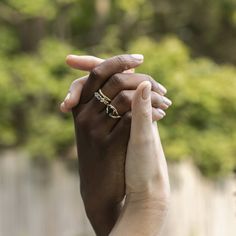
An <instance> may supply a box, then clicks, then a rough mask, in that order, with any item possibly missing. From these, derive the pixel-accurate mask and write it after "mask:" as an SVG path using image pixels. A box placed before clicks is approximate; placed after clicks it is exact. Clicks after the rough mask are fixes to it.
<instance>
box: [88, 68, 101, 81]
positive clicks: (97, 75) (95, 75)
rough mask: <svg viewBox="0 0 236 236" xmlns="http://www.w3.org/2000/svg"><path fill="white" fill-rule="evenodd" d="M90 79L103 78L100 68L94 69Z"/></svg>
mask: <svg viewBox="0 0 236 236" xmlns="http://www.w3.org/2000/svg"><path fill="white" fill-rule="evenodd" d="M90 77H91V78H93V79H100V78H101V77H102V71H101V69H100V67H99V66H97V67H95V68H93V69H92V71H91V72H90Z"/></svg>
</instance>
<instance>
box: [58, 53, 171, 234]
mask: <svg viewBox="0 0 236 236" xmlns="http://www.w3.org/2000/svg"><path fill="white" fill-rule="evenodd" d="M66 61H67V64H68V65H70V66H71V67H73V68H76V69H80V70H85V71H88V72H89V75H88V76H85V77H83V78H80V79H77V80H75V81H74V82H73V83H72V84H71V86H70V89H69V93H68V94H67V96H66V98H65V100H64V101H63V102H62V104H61V110H62V111H63V112H69V111H71V110H72V113H73V117H74V125H75V133H76V143H77V150H78V158H79V174H80V188H81V195H82V199H83V202H84V206H85V210H86V213H87V216H88V218H89V220H90V222H91V224H92V226H93V228H94V230H95V232H96V234H97V235H99V236H107V235H112V236H126V235H127V236H133V235H134V236H149V235H150V236H159V235H161V231H162V228H163V224H164V222H165V219H166V215H167V211H168V206H169V198H170V186H169V178H168V169H167V164H166V159H165V155H164V152H163V149H162V145H161V141H160V136H159V133H158V127H157V124H156V122H155V121H158V120H160V119H162V118H163V117H164V116H165V112H164V110H166V109H167V108H168V107H169V106H170V105H171V101H170V100H169V99H168V98H166V97H165V94H166V92H167V91H166V89H165V88H164V87H163V86H162V85H161V84H159V83H158V82H156V81H155V80H154V79H153V78H151V77H150V76H148V75H145V74H137V73H134V68H135V67H137V66H139V65H141V64H142V63H143V61H144V59H143V56H142V55H139V54H132V55H119V56H115V57H112V58H109V59H107V60H102V59H100V58H96V57H92V56H73V55H70V56H68V57H67V59H66ZM108 107H109V108H108Z"/></svg>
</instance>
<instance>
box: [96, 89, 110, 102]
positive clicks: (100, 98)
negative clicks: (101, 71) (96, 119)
mask: <svg viewBox="0 0 236 236" xmlns="http://www.w3.org/2000/svg"><path fill="white" fill-rule="evenodd" d="M94 97H95V98H97V100H98V101H99V102H101V103H103V104H104V105H105V106H107V105H108V104H109V103H110V102H111V99H110V98H108V97H107V96H105V95H104V94H103V93H102V91H101V89H99V90H98V92H95V93H94Z"/></svg>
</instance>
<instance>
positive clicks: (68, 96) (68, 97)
mask: <svg viewBox="0 0 236 236" xmlns="http://www.w3.org/2000/svg"><path fill="white" fill-rule="evenodd" d="M69 99H70V93H68V94H67V95H66V98H65V101H66V100H69Z"/></svg>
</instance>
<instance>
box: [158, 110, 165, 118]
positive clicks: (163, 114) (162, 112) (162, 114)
mask: <svg viewBox="0 0 236 236" xmlns="http://www.w3.org/2000/svg"><path fill="white" fill-rule="evenodd" d="M157 110H158V112H159V114H160V115H161V116H162V117H164V116H165V115H166V113H165V112H164V111H163V110H161V109H157Z"/></svg>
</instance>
